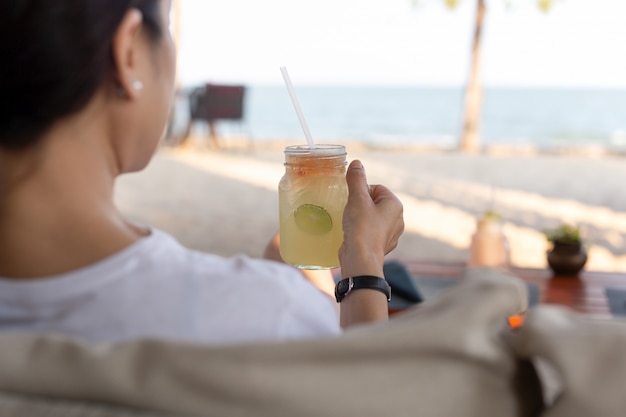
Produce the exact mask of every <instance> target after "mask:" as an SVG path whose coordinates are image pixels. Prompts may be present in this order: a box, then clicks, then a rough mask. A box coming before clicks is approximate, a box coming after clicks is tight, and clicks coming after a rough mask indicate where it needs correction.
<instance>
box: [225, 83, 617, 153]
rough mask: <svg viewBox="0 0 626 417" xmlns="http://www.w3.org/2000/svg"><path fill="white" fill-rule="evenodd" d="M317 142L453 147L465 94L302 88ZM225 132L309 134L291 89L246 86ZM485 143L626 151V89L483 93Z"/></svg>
mask: <svg viewBox="0 0 626 417" xmlns="http://www.w3.org/2000/svg"><path fill="white" fill-rule="evenodd" d="M295 91H296V94H297V96H298V100H299V102H300V105H301V108H302V113H303V114H304V117H305V119H306V122H307V125H308V127H309V130H310V132H311V135H312V136H313V138H314V139H315V141H316V142H318V143H319V142H326V143H329V142H342V141H345V142H350V141H359V142H362V143H367V144H371V145H379V146H385V145H393V146H395V145H420V146H435V147H444V148H445V147H455V146H456V145H457V143H458V140H459V136H460V132H461V129H462V125H463V110H464V89H463V88H460V87H459V88H455V87H445V88H444V87H437V88H426V87H414V86H407V87H400V86H393V87H389V86H385V87H374V86H366V87H356V86H301V87H296V89H295ZM218 127H219V131H220V134H225V135H229V134H243V135H246V136H248V137H250V138H252V139H253V140H256V141H263V140H276V139H289V140H292V141H294V142H298V140H300V141H301V142H302V143H305V142H306V140H305V136H304V133H303V130H302V128H301V126H300V124H299V121H298V118H297V115H296V112H295V110H294V107H293V105H292V102H291V100H290V98H289V94H288V92H287V89H286V88H285V87H284V86H282V85H272V86H269V85H249V86H246V92H245V99H244V119H243V120H242V121H238V122H227V121H224V122H220V123H219V126H218ZM480 135H481V143H482V144H483V145H485V146H494V145H495V146H497V145H506V146H520V147H533V148H537V149H562V148H602V149H606V150H610V151H618V152H623V151H626V90H620V89H564V88H559V89H556V88H554V89H550V88H485V89H484V96H483V110H482V118H481V122H480Z"/></svg>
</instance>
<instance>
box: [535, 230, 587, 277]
mask: <svg viewBox="0 0 626 417" xmlns="http://www.w3.org/2000/svg"><path fill="white" fill-rule="evenodd" d="M544 234H545V236H546V239H548V242H550V243H552V248H551V249H550V250H549V251H548V253H547V260H548V266H550V269H552V271H553V272H554V274H555V275H562V276H576V275H578V273H579V272H580V270H582V269H583V267H584V266H585V264H586V263H587V251H586V249H585V247H584V245H583V240H582V237H581V234H580V228H579V227H577V226H574V225H571V224H568V223H562V224H561V225H559V226H558V227H557V228H555V229H551V230H546V231H544Z"/></svg>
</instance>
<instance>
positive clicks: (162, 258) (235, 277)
mask: <svg viewBox="0 0 626 417" xmlns="http://www.w3.org/2000/svg"><path fill="white" fill-rule="evenodd" d="M333 304H334V301H333V300H331V299H330V298H329V297H328V296H326V295H324V294H323V293H322V292H321V291H319V290H318V289H317V288H315V287H314V286H313V284H311V283H310V282H309V281H307V280H306V279H305V278H304V277H303V276H302V275H301V274H300V273H299V272H298V271H296V270H295V269H293V268H291V267H289V266H287V265H283V264H280V263H278V262H272V261H266V260H261V259H251V258H248V257H246V256H236V257H233V258H223V257H220V256H216V255H210V254H206V253H201V252H197V251H193V250H190V249H187V248H185V247H183V246H182V245H180V244H179V243H178V242H177V241H176V240H175V239H174V238H172V237H171V236H169V235H168V234H166V233H164V232H162V231H160V230H155V229H153V230H152V233H151V234H150V235H149V236H147V237H145V238H143V239H140V240H139V241H137V242H136V243H134V244H133V245H131V246H130V247H128V248H126V249H124V250H123V251H121V252H119V253H117V254H115V255H113V256H111V257H109V258H106V259H104V260H102V261H100V262H98V263H96V264H93V265H91V266H88V267H85V268H82V269H79V270H75V271H72V272H69V273H67V274H62V275H58V276H52V277H47V278H45V279H32V280H9V279H2V278H0V331H50V332H56V333H62V334H66V335H70V336H73V337H78V338H81V339H84V340H88V341H117V340H124V339H129V338H136V337H164V338H175V339H178V340H192V341H203V342H209V343H240V342H246V341H269V340H285V339H297V338H309V337H319V336H329V335H336V334H338V333H340V327H339V320H338V316H337V312H336V308H335V306H334V305H333Z"/></svg>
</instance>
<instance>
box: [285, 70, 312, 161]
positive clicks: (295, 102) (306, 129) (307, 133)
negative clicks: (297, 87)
mask: <svg viewBox="0 0 626 417" xmlns="http://www.w3.org/2000/svg"><path fill="white" fill-rule="evenodd" d="M280 72H281V73H282V74H283V79H284V80H285V84H286V85H287V91H289V97H291V102H292V103H293V107H294V108H295V109H296V114H297V115H298V120H300V125H301V126H302V130H303V131H304V136H305V137H306V141H307V143H308V144H309V148H311V149H313V148H315V143H313V137H312V136H311V132H310V131H309V126H308V125H307V124H306V120H305V119H304V114H303V113H302V109H301V108H300V103H299V102H298V97H297V96H296V92H295V91H294V89H293V85H292V84H291V79H290V78H289V74H288V73H287V68H286V67H280Z"/></svg>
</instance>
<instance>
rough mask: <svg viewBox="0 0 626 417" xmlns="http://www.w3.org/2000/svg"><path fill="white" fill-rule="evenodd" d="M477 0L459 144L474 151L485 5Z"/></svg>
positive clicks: (477, 139)
mask: <svg viewBox="0 0 626 417" xmlns="http://www.w3.org/2000/svg"><path fill="white" fill-rule="evenodd" d="M477 1H478V4H477V8H476V20H475V23H474V25H475V26H474V43H473V45H472V66H471V68H470V75H469V80H468V83H467V88H466V90H465V112H464V122H463V131H462V134H461V141H460V144H459V148H460V150H461V151H463V152H476V151H478V150H479V149H480V117H481V110H482V95H483V92H482V86H481V84H480V52H481V50H480V46H481V35H482V29H483V21H484V19H485V12H486V6H485V0H477Z"/></svg>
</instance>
